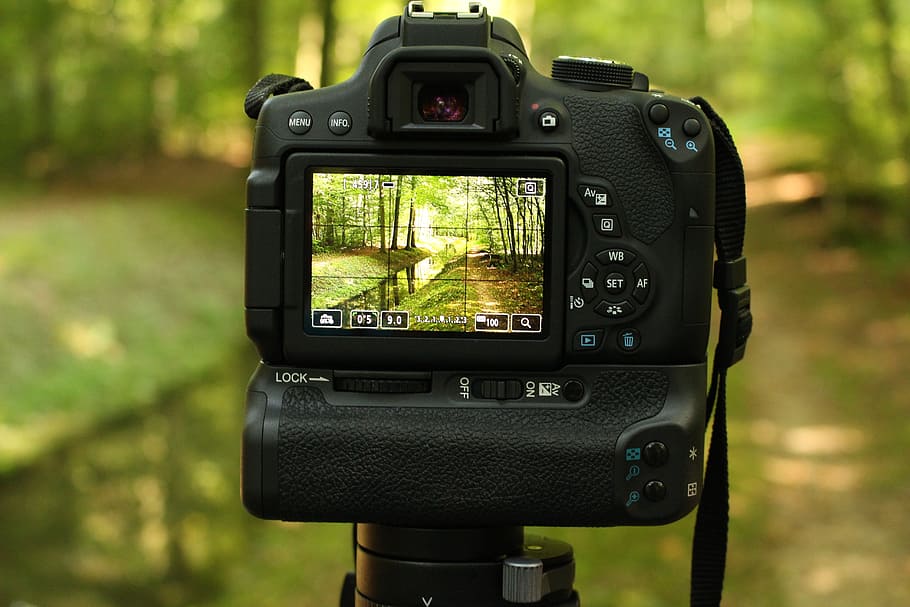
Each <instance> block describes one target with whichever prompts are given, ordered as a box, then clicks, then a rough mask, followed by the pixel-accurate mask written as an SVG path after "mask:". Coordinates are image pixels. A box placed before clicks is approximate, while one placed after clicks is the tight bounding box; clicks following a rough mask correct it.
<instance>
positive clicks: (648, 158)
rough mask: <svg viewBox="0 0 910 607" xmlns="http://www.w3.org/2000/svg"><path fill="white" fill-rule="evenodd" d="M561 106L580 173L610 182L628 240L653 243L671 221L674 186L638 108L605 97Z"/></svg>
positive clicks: (570, 99) (572, 100)
mask: <svg viewBox="0 0 910 607" xmlns="http://www.w3.org/2000/svg"><path fill="white" fill-rule="evenodd" d="M565 103H566V107H567V108H568V110H569V113H570V114H571V116H572V139H573V144H572V147H573V148H574V149H575V152H576V153H577V154H578V161H579V163H580V164H581V170H582V172H583V173H585V174H586V175H592V176H595V177H601V178H603V179H606V180H607V181H609V182H610V183H612V184H613V186H614V187H615V188H616V192H617V194H618V195H619V202H620V204H621V205H622V207H623V209H624V210H625V213H626V218H627V220H628V223H629V227H630V229H631V232H632V236H634V237H635V238H637V239H638V240H640V241H641V242H643V243H645V244H651V243H653V242H654V241H655V240H657V238H658V237H659V236H660V235H661V234H663V233H664V232H665V231H666V230H667V229H668V228H669V227H670V225H671V224H672V223H673V216H674V213H675V205H674V202H673V201H674V194H673V182H672V181H671V178H670V172H669V169H668V168H667V163H666V162H665V161H664V159H663V158H662V157H661V155H660V154H659V153H658V151H657V149H656V147H655V145H654V142H653V140H652V139H651V138H650V137H649V136H648V134H647V132H646V131H645V125H644V122H643V121H642V117H641V114H640V113H639V111H638V108H636V107H635V106H633V105H631V104H629V103H627V102H625V101H623V100H619V99H613V98H611V97H610V96H609V95H603V94H600V95H596V96H594V95H592V96H583V95H572V96H569V97H566V98H565Z"/></svg>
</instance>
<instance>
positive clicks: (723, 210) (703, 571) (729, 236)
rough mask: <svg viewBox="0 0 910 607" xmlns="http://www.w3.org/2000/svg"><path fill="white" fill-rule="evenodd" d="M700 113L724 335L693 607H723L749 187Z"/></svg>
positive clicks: (745, 323) (731, 151) (729, 148)
mask: <svg viewBox="0 0 910 607" xmlns="http://www.w3.org/2000/svg"><path fill="white" fill-rule="evenodd" d="M691 101H692V102H693V103H695V104H696V105H698V106H699V107H701V109H702V111H703V112H704V113H705V115H706V116H707V117H708V120H709V121H710V122H711V129H712V131H713V133H714V143H715V145H714V147H715V168H716V177H715V178H716V186H717V189H716V201H717V204H716V209H717V214H716V220H715V228H714V245H715V247H716V249H717V261H716V262H715V263H714V288H715V289H717V300H718V304H719V307H720V334H719V336H718V340H717V347H716V348H715V350H714V366H713V369H712V371H711V387H710V388H709V390H708V396H707V410H706V415H705V424H706V425H707V424H708V423H709V420H710V419H711V414H712V412H713V414H714V427H713V429H712V431H711V445H710V451H709V452H708V462H707V465H706V466H705V481H704V489H703V491H702V496H701V504H700V505H699V507H698V514H697V515H696V519H695V535H694V538H693V542H692V578H691V587H690V595H689V596H690V604H691V607H718V606H719V605H720V600H721V595H722V593H723V586H724V571H725V568H726V559H727V533H728V530H729V521H730V485H729V476H728V467H727V369H729V368H730V367H731V366H733V365H734V364H736V363H737V362H739V361H740V360H742V357H743V354H744V353H745V350H746V341H747V340H748V339H749V335H750V334H751V332H752V312H751V308H750V304H751V292H750V290H749V286H748V285H747V284H746V258H745V257H743V241H744V239H745V232H746V181H745V175H744V173H743V165H742V160H741V159H740V157H739V152H737V150H736V145H735V144H734V142H733V137H732V136H731V135H730V131H729V130H728V129H727V125H726V124H725V123H724V121H723V119H722V118H721V117H720V116H718V114H717V112H715V111H714V109H713V108H712V107H711V105H710V104H709V103H708V102H707V101H705V100H704V99H703V98H701V97H694V98H692V99H691Z"/></svg>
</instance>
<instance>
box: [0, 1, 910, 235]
mask: <svg viewBox="0 0 910 607" xmlns="http://www.w3.org/2000/svg"><path fill="white" fill-rule="evenodd" d="M402 4H403V2H390V1H388V0H379V1H377V2H372V3H370V4H369V5H368V6H365V5H364V4H363V3H356V2H343V3H340V2H335V0H296V1H293V2H275V1H270V2H269V1H266V2H260V1H257V0H194V1H192V2H190V1H188V0H158V1H155V2H148V1H146V0H7V1H6V2H5V3H4V4H3V5H2V7H0V32H2V35H0V70H2V73H4V74H6V76H7V78H6V80H7V82H6V86H4V87H3V88H2V90H3V92H2V93H0V129H2V132H3V133H4V143H5V145H4V146H2V148H0V163H2V167H3V169H5V170H6V172H10V173H13V174H14V175H19V174H22V171H23V170H24V171H25V174H26V175H28V176H31V177H44V176H47V175H49V174H53V173H54V172H55V171H58V170H61V169H66V168H68V167H71V166H73V165H76V166H78V165H82V164H85V163H92V164H96V163H98V162H102V161H105V160H108V159H111V158H123V157H127V158H129V157H145V156H147V155H149V154H158V153H162V152H164V153H168V154H172V155H178V156H179V155H189V154H196V155H206V156H220V157H223V158H225V157H226V158H227V159H229V160H231V161H234V162H236V163H242V162H243V161H244V160H245V159H246V158H247V157H248V150H249V147H248V146H249V144H248V139H249V137H248V133H249V131H248V128H249V123H248V121H247V120H246V118H245V117H244V116H243V115H242V112H241V111H240V107H241V104H240V102H241V100H242V97H243V94H244V92H245V91H246V89H247V88H248V87H249V86H250V85H251V84H252V82H254V81H255V79H256V78H257V76H259V75H261V74H264V73H266V72H275V71H277V72H285V73H297V74H300V75H303V76H305V77H308V78H309V79H310V80H311V81H313V82H314V83H319V82H338V81H340V80H341V79H343V78H345V77H347V76H348V75H350V74H351V73H352V72H353V70H354V69H355V67H356V66H357V64H358V63H359V61H360V56H361V53H362V51H363V48H364V46H365V44H366V42H367V40H368V39H369V35H370V33H371V31H372V29H373V27H374V26H375V24H376V23H378V22H379V21H380V20H381V19H382V18H383V17H385V16H388V15H393V14H396V13H398V12H400V10H401V5H402ZM446 4H448V5H449V6H452V4H453V3H451V2H450V3H445V2H435V3H434V2H430V3H428V7H429V8H430V9H432V8H434V7H439V6H442V7H443V8H445V7H446ZM486 4H487V6H488V8H489V9H490V12H491V13H493V14H496V15H501V16H503V17H505V18H507V19H510V20H511V21H513V22H514V23H515V24H516V25H517V26H518V27H519V30H521V31H522V33H523V35H524V37H525V40H526V42H527V43H528V46H529V48H530V49H531V53H532V59H533V61H534V63H535V64H536V65H537V67H538V69H541V70H542V71H547V68H548V62H549V60H550V58H551V57H554V56H556V55H560V54H572V55H584V56H606V57H613V58H616V59H620V60H625V61H627V62H629V63H632V64H633V65H635V66H637V67H638V68H639V69H641V70H643V71H645V72H646V73H648V74H649V75H650V76H651V78H652V82H653V83H654V84H655V85H656V86H658V87H661V88H665V89H667V90H671V91H673V92H676V93H679V94H682V95H693V94H702V95H704V96H706V97H709V98H710V99H712V100H713V101H714V102H715V105H716V106H718V107H719V108H721V110H722V112H723V113H724V114H725V115H726V116H727V117H728V118H729V120H730V122H731V123H732V124H733V126H734V131H735V133H736V134H737V135H738V136H739V139H740V141H741V142H742V141H749V142H760V141H764V140H774V141H777V142H778V143H780V142H785V144H782V145H779V146H778V147H777V148H775V153H774V154H773V155H772V158H771V159H770V160H767V159H766V160H765V161H759V162H758V163H757V164H756V166H755V167H754V169H755V170H758V171H764V172H776V171H784V170H791V169H796V170H802V171H818V172H820V173H821V174H823V175H824V176H825V177H826V180H825V181H826V183H827V185H828V192H829V194H830V196H829V198H830V200H831V201H832V204H831V205H830V206H831V208H832V210H833V212H836V213H841V214H848V211H849V208H848V207H846V206H845V204H844V203H845V202H847V201H850V202H853V201H855V200H858V199H861V200H862V201H863V205H864V206H866V207H870V206H871V207H873V208H874V209H875V210H876V214H877V216H878V217H879V219H881V218H884V220H883V221H881V222H880V223H881V225H880V226H877V227H881V228H882V229H881V230H880V232H881V233H882V234H883V235H891V236H895V235H899V234H903V230H904V229H905V228H906V227H907V225H908V220H907V215H908V211H907V208H906V205H901V204H898V203H899V202H901V201H902V200H903V199H904V198H906V195H907V193H908V192H910V187H908V173H910V169H908V155H910V102H908V97H910V84H908V81H910V5H908V4H907V3H906V2H900V1H899V0H697V1H696V2H690V3H687V4H686V7H685V10H683V9H681V7H680V5H679V3H678V2H674V1H672V0H653V1H651V2H647V3H640V2H630V1H625V2H619V1H615V0H595V1H592V2H589V3H586V4H585V5H584V6H574V5H570V4H569V5H567V4H566V3H564V2H559V1H557V0H530V1H529V0H490V1H488V2H487V3H486Z"/></svg>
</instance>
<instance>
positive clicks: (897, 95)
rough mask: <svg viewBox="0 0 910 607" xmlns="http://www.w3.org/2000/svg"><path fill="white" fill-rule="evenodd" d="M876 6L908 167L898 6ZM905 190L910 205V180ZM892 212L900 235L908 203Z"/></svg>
mask: <svg viewBox="0 0 910 607" xmlns="http://www.w3.org/2000/svg"><path fill="white" fill-rule="evenodd" d="M872 5H873V7H874V10H875V15H876V18H877V19H878V24H879V27H880V28H881V33H882V41H881V52H882V63H884V68H885V80H886V82H887V86H888V89H887V90H888V95H887V97H888V100H889V102H890V104H891V114H892V118H893V124H894V127H895V129H897V133H896V136H897V146H898V156H899V157H900V158H903V159H904V163H905V164H906V163H910V101H908V99H907V90H908V83H907V78H906V77H905V75H904V74H903V73H902V72H901V68H900V65H899V64H900V58H899V51H898V49H897V48H896V44H895V42H896V40H897V39H898V37H899V35H900V34H899V33H898V31H897V27H898V26H897V23H896V17H895V14H894V5H893V3H892V2H891V1H890V0H873V2H872ZM904 189H905V195H904V197H903V198H904V200H903V201H902V202H906V199H907V198H910V181H908V182H907V183H905V186H904ZM890 213H892V214H894V215H897V216H898V221H897V222H896V223H897V225H896V226H894V227H895V228H896V230H895V231H896V232H897V233H898V234H900V233H901V232H902V231H903V228H905V227H907V226H908V225H910V210H908V209H907V205H906V204H901V205H900V209H898V208H897V207H896V205H895V206H892V207H891V209H890Z"/></svg>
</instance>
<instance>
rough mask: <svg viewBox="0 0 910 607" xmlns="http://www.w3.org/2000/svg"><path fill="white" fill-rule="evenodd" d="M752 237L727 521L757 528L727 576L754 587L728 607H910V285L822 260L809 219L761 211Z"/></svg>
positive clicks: (832, 254)
mask: <svg viewBox="0 0 910 607" xmlns="http://www.w3.org/2000/svg"><path fill="white" fill-rule="evenodd" d="M749 231H750V233H749V240H748V243H749V244H750V245H752V246H750V248H749V250H748V251H747V254H748V255H749V261H750V268H749V270H750V282H751V283H752V286H753V294H754V299H753V302H754V303H753V305H754V308H753V311H754V314H755V326H756V333H755V334H754V337H753V340H752V341H751V342H750V348H749V352H748V358H747V359H746V362H745V363H744V365H743V367H742V369H736V370H735V371H734V373H739V374H741V376H742V377H741V383H742V389H743V390H745V392H746V394H747V397H746V399H745V402H742V403H731V405H732V407H733V409H734V413H733V414H732V415H731V417H732V418H733V421H732V422H731V436H732V441H733V448H734V450H739V451H740V452H741V453H742V452H745V457H744V460H745V461H744V462H743V463H741V464H740V465H739V469H737V468H738V464H737V462H736V461H734V462H733V464H732V466H733V468H732V472H731V476H732V478H733V483H734V497H733V503H732V509H733V516H734V517H737V516H739V517H741V519H742V520H743V521H747V520H751V521H753V522H754V521H756V520H764V524H765V529H764V532H763V533H762V534H761V535H758V536H754V537H753V536H750V535H749V534H748V532H747V531H744V533H743V534H740V536H739V538H737V537H736V534H735V533H736V532H735V531H734V538H733V540H732V544H731V564H732V566H733V567H743V568H748V567H750V566H752V565H758V567H757V569H758V571H759V573H758V574H757V575H758V576H759V579H757V580H755V581H753V582H752V583H750V584H748V585H747V587H748V588H747V590H748V591H749V592H748V593H744V594H743V595H742V596H737V595H733V596H728V599H729V602H728V604H731V605H778V606H781V605H783V606H789V605H793V606H797V605H798V606H801V607H814V606H816V605H817V606H820V607H821V606H824V607H841V606H843V607H848V606H849V607H858V606H860V607H861V606H867V605H869V606H872V605H876V606H877V605H910V581H908V580H910V518H908V516H907V515H908V513H910V474H908V472H907V470H906V464H907V458H908V456H907V450H906V448H907V442H906V441H907V438H908V435H910V433H908V424H907V421H906V420H907V405H908V403H910V378H908V375H910V374H908V372H907V369H908V367H907V365H908V361H910V316H908V306H907V304H906V301H907V297H906V293H907V291H906V290H905V284H906V283H905V281H906V279H907V277H908V275H907V274H906V273H905V274H904V275H903V276H894V275H893V274H892V275H885V274H882V273H880V272H878V271H876V270H875V269H873V268H869V267H868V266H867V265H866V263H865V262H864V261H863V260H862V259H861V258H860V257H859V256H858V255H856V254H855V253H853V252H851V251H849V250H846V249H836V248H835V249H825V248H823V247H822V244H821V238H822V235H821V230H820V229H819V225H818V222H817V221H816V218H814V217H813V216H812V214H811V213H809V214H807V213H805V212H794V211H793V210H791V209H785V208H768V209H762V210H759V211H757V212H754V213H752V215H751V217H750V228H749ZM905 272H906V270H905ZM735 409H740V411H738V412H736V411H735ZM736 455H737V454H736V452H735V451H734V458H735V457H736ZM748 461H751V462H753V463H755V464H756V465H755V466H754V467H752V469H751V470H750V469H748V468H749V465H748V464H747V463H745V462H748ZM750 475H751V476H750ZM756 475H757V476H758V477H757V478H756ZM762 509H764V511H762ZM744 536H745V537H744ZM736 575H737V577H738V575H748V574H747V572H746V571H740V572H738V573H737V574H736Z"/></svg>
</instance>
